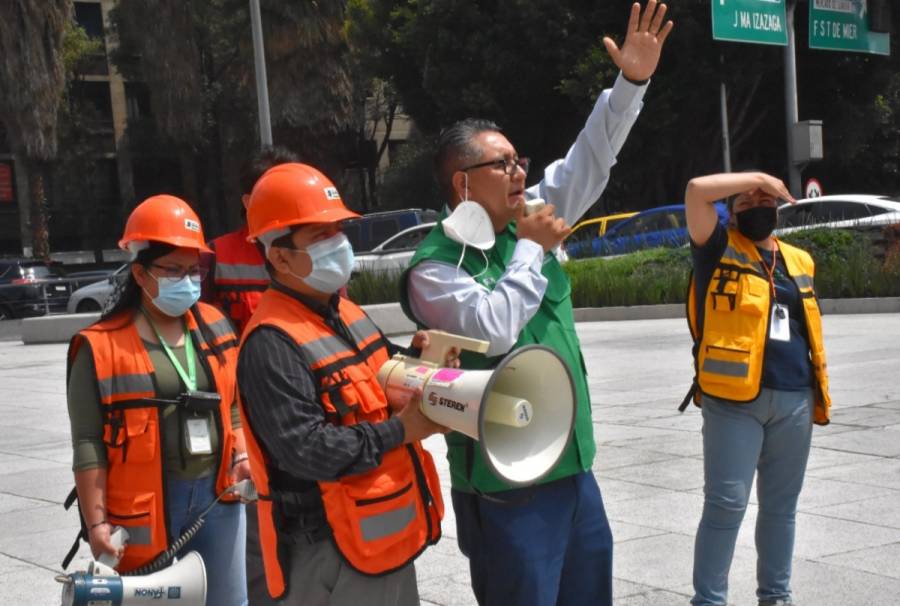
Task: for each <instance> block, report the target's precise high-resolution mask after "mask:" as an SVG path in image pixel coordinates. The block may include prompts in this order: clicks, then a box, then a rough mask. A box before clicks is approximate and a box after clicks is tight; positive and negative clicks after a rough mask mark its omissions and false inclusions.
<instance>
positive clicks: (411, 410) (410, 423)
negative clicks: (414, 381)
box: [396, 389, 450, 444]
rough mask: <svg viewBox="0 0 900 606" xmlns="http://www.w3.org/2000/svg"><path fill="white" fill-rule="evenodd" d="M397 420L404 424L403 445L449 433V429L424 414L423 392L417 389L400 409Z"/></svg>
mask: <svg viewBox="0 0 900 606" xmlns="http://www.w3.org/2000/svg"><path fill="white" fill-rule="evenodd" d="M396 416H397V418H398V419H400V422H401V423H403V443H404V444H409V443H411V442H417V441H419V440H424V439H425V438H427V437H428V436H430V435H433V434H436V433H447V432H448V431H450V429H449V428H447V427H444V426H443V425H438V424H437V423H435V422H434V421H432V420H431V419H429V418H428V417H426V416H425V414H424V413H423V412H422V390H421V389H417V390H416V391H415V392H414V393H413V394H412V397H411V398H410V400H409V402H408V403H406V405H404V406H402V407H400V412H398V413H397V415H396Z"/></svg>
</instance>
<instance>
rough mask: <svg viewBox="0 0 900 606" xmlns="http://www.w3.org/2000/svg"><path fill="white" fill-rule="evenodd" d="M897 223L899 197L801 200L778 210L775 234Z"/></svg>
mask: <svg viewBox="0 0 900 606" xmlns="http://www.w3.org/2000/svg"><path fill="white" fill-rule="evenodd" d="M897 223H900V198H896V197H895V198H892V197H888V196H871V195H862V194H844V195H835V196H821V197H819V198H804V199H802V200H797V203H796V204H784V205H782V206H781V207H780V208H779V209H778V229H777V231H776V232H775V233H776V234H779V235H781V234H786V233H790V232H792V231H798V230H801V229H809V228H811V227H834V228H840V227H856V226H866V225H894V224H897Z"/></svg>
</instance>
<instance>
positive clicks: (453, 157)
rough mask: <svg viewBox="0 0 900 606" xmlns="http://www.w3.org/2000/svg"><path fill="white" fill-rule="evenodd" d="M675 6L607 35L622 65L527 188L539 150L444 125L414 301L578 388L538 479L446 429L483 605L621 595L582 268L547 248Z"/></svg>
mask: <svg viewBox="0 0 900 606" xmlns="http://www.w3.org/2000/svg"><path fill="white" fill-rule="evenodd" d="M665 12H666V7H665V5H664V4H663V5H660V6H657V3H656V1H655V0H650V1H649V2H648V3H647V6H646V8H645V10H644V11H643V12H641V10H640V6H639V5H637V4H635V5H634V6H633V7H632V12H631V17H630V20H629V24H628V33H627V35H626V38H625V43H624V44H623V46H622V48H621V49H619V48H618V47H617V46H616V44H615V43H614V42H613V41H612V40H611V39H609V38H605V39H604V44H605V45H606V48H607V50H608V52H609V53H610V56H611V58H612V59H613V61H614V62H615V63H616V65H617V66H618V67H619V69H620V70H621V74H620V75H619V77H618V78H617V80H616V82H615V85H614V86H613V88H612V89H609V90H605V91H603V93H602V94H601V95H600V98H599V99H598V100H597V103H596V104H595V107H594V109H593V111H592V112H591V114H590V116H589V117H588V119H587V123H586V124H585V127H584V129H583V130H582V131H581V133H580V134H579V135H578V137H577V139H576V141H575V143H574V144H573V145H572V147H571V148H570V149H569V151H568V153H567V154H566V157H565V158H564V159H560V160H557V161H556V162H554V163H552V164H551V165H550V166H548V167H547V168H546V169H545V170H544V178H543V180H542V181H541V182H540V183H538V184H537V185H535V186H533V187H530V188H527V189H526V188H525V177H526V174H527V171H528V161H527V159H525V158H521V157H519V155H518V154H517V152H516V149H515V148H514V147H513V145H512V144H511V143H510V142H509V141H508V140H507V139H506V137H504V136H503V134H501V132H500V129H499V128H498V127H497V126H496V125H495V124H493V123H492V122H489V121H486V120H473V119H468V120H463V121H462V122H458V123H456V124H454V125H453V126H451V127H449V128H447V129H446V130H445V131H444V132H443V133H442V134H441V138H440V141H439V144H438V150H437V153H436V158H435V172H436V177H437V179H438V182H439V184H440V186H441V188H442V190H443V192H444V196H445V199H446V202H447V204H448V209H447V211H448V212H449V211H452V213H450V215H449V217H448V216H446V215H445V217H444V218H443V219H442V221H441V222H440V223H438V225H437V226H436V227H435V229H434V230H433V231H432V232H431V233H430V234H429V235H428V236H427V237H426V239H425V240H424V241H423V243H422V245H421V246H420V247H419V249H418V251H417V252H416V255H415V256H414V257H413V259H412V262H411V264H410V267H409V269H407V271H406V273H405V274H404V276H403V283H402V289H401V302H402V305H403V309H404V312H405V313H406V314H407V315H408V316H409V317H410V318H411V319H412V320H413V321H415V322H416V323H417V324H419V325H420V326H424V327H427V328H433V329H441V330H446V331H448V332H451V333H456V334H462V335H465V336H468V337H474V338H478V339H483V340H486V341H489V342H490V344H491V345H490V348H489V350H488V352H487V354H485V355H481V354H478V355H475V354H470V353H468V352H466V353H464V354H463V356H462V357H461V359H462V366H463V368H490V367H491V366H493V365H495V364H496V363H497V362H498V361H499V360H500V358H501V357H502V356H503V355H504V354H506V353H508V352H509V351H510V350H512V349H515V348H518V347H521V346H524V345H528V344H531V343H540V344H542V345H545V346H547V347H550V348H552V349H553V350H554V351H555V352H557V353H558V354H559V355H560V356H561V357H562V358H563V360H565V362H566V363H567V364H568V366H569V369H570V371H571V374H572V376H573V378H574V383H575V390H576V394H577V412H576V419H575V427H574V434H573V437H572V440H571V442H570V444H569V447H568V449H567V450H566V452H565V453H564V455H563V456H562V458H561V460H560V461H559V463H558V464H557V465H556V467H555V468H553V470H551V472H550V473H549V474H548V475H546V476H545V477H544V478H543V479H542V480H541V481H540V483H539V484H538V485H536V486H529V487H526V488H515V489H513V488H512V487H511V486H509V485H507V484H505V483H504V482H503V481H502V480H501V479H500V478H498V477H496V476H495V475H494V474H492V473H491V471H490V470H489V468H488V466H487V464H486V463H485V461H483V460H482V458H481V456H480V454H479V449H478V448H477V447H473V441H472V440H471V439H469V438H467V437H466V436H464V435H462V434H460V433H450V434H448V435H447V446H448V453H447V458H448V459H449V461H450V473H451V480H452V497H453V509H454V512H455V514H456V521H457V538H458V542H459V547H460V550H461V551H462V552H463V553H464V554H465V555H466V556H467V557H468V558H469V565H470V572H471V576H472V587H473V591H474V593H475V597H476V598H477V600H478V602H479V604H481V605H482V606H485V605H488V606H493V605H498V604H504V605H505V604H516V605H517V606H530V605H535V606H549V605H553V604H573V605H574V604H591V605H611V604H612V533H611V532H610V528H609V523H608V521H607V518H606V513H605V511H604V508H603V501H602V498H601V495H600V489H599V487H598V486H597V482H596V480H595V479H594V476H593V474H592V472H591V464H592V462H593V459H594V454H595V452H596V446H595V443H594V436H593V430H592V422H591V402H590V394H589V392H588V384H587V378H586V370H585V366H584V359H583V357H582V354H581V347H580V345H579V342H578V337H577V336H576V334H575V323H574V319H573V314H572V301H571V296H570V285H569V280H568V278H567V277H566V275H565V273H564V272H563V270H562V268H561V266H560V265H559V263H558V261H557V260H556V258H555V257H554V256H553V255H552V254H548V253H549V251H551V250H552V249H553V248H554V247H556V246H558V245H559V243H560V242H561V241H562V240H563V239H564V238H565V236H566V235H568V233H569V231H570V229H569V227H568V226H569V225H572V224H574V223H575V222H576V221H577V220H578V219H579V218H580V217H581V216H582V215H583V214H584V213H585V212H586V211H587V210H588V208H590V206H591V205H592V204H593V203H594V202H595V201H596V200H597V198H598V197H599V196H600V194H601V193H602V192H603V189H604V188H605V186H606V183H607V180H608V178H609V171H610V169H611V167H612V166H613V164H615V160H616V154H617V153H618V151H619V149H621V147H622V144H623V143H624V142H625V138H626V136H627V135H628V132H629V130H630V129H631V126H632V124H633V123H634V121H635V119H636V118H637V115H638V112H639V111H640V107H641V99H642V98H643V95H644V92H645V90H646V85H647V82H648V81H649V79H650V77H651V75H652V74H653V73H654V71H655V70H656V66H657V64H658V62H659V56H660V51H661V49H662V46H663V43H664V42H665V39H666V37H667V36H668V34H669V32H670V31H671V29H672V22H671V21H668V22H665V21H664V15H665ZM535 198H542V199H544V200H545V201H546V202H547V205H546V206H545V207H544V208H543V209H542V210H540V211H538V212H536V213H535V214H528V215H527V216H526V215H525V213H524V207H525V205H526V199H535ZM554 213H555V214H554Z"/></svg>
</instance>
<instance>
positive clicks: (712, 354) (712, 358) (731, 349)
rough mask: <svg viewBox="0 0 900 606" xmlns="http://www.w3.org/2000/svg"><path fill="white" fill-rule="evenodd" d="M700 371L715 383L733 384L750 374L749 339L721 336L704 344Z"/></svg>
mask: <svg viewBox="0 0 900 606" xmlns="http://www.w3.org/2000/svg"><path fill="white" fill-rule="evenodd" d="M700 370H701V372H702V373H703V375H704V378H705V379H706V380H708V381H712V382H715V383H726V384H729V385H731V384H733V383H734V382H735V381H736V380H737V381H740V380H742V379H743V380H746V379H747V378H748V377H749V376H750V339H748V338H746V337H724V336H723V337H721V338H718V339H716V340H714V341H711V342H708V343H707V344H706V345H705V351H704V356H703V365H702V367H701V369H700Z"/></svg>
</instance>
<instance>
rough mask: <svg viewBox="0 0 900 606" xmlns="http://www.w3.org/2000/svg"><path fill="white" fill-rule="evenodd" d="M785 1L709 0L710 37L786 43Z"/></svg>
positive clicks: (760, 42)
mask: <svg viewBox="0 0 900 606" xmlns="http://www.w3.org/2000/svg"><path fill="white" fill-rule="evenodd" d="M784 2H785V0H712V2H711V3H710V4H711V5H712V26H713V38H714V39H716V40H723V41H728V42H750V43H753V44H777V45H780V46H786V45H787V19H786V15H785V8H784Z"/></svg>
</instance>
